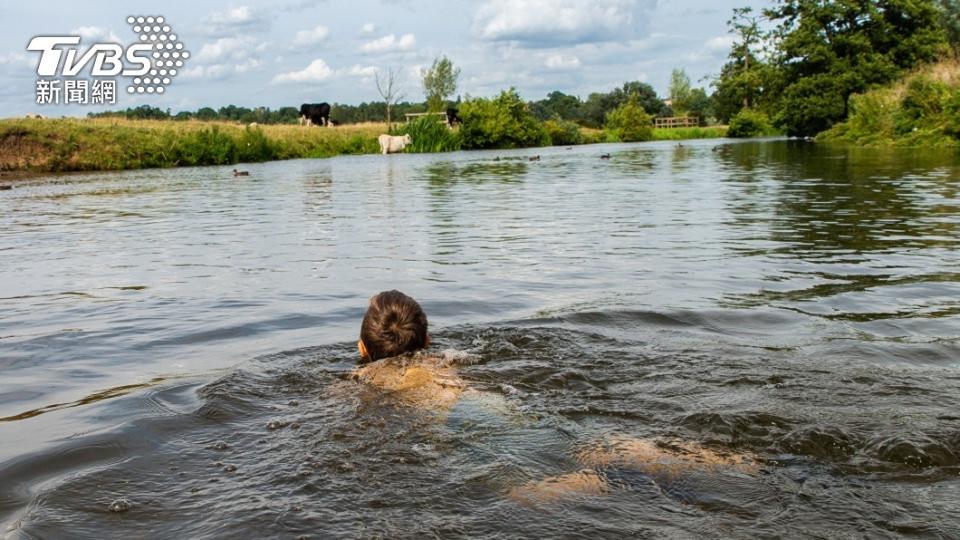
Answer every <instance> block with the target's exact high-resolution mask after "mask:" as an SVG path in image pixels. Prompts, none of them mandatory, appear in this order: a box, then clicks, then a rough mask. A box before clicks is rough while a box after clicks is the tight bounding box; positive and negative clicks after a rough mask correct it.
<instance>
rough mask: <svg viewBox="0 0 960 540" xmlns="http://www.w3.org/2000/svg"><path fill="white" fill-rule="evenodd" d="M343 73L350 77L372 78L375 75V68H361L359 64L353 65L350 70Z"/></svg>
mask: <svg viewBox="0 0 960 540" xmlns="http://www.w3.org/2000/svg"><path fill="white" fill-rule="evenodd" d="M345 73H346V75H350V76H351V77H373V76H374V75H376V74H377V68H375V67H373V66H361V65H360V64H355V65H353V66H352V67H351V68H350V69H348V70H346V72H345Z"/></svg>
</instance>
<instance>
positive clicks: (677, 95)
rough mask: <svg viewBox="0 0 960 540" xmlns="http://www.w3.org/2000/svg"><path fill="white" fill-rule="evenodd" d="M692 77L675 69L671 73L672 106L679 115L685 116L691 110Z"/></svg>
mask: <svg viewBox="0 0 960 540" xmlns="http://www.w3.org/2000/svg"><path fill="white" fill-rule="evenodd" d="M691 96H692V94H691V89H690V77H689V76H688V75H687V72H686V71H684V70H682V69H674V70H673V71H672V72H671V73H670V106H671V107H672V108H673V110H674V112H675V113H677V114H684V113H686V112H687V111H688V110H689V106H690V98H691Z"/></svg>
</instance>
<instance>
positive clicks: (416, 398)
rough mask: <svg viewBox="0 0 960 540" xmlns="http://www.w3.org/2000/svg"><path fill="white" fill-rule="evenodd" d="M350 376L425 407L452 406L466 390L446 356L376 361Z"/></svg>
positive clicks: (414, 355) (416, 355)
mask: <svg viewBox="0 0 960 540" xmlns="http://www.w3.org/2000/svg"><path fill="white" fill-rule="evenodd" d="M351 376H352V377H353V378H355V379H357V380H359V381H361V382H364V383H366V384H370V385H372V386H377V387H379V388H383V389H384V390H390V391H394V392H398V393H400V395H401V397H402V398H404V399H405V400H407V401H412V402H414V403H415V404H417V405H423V406H449V405H452V404H453V403H454V402H455V401H456V400H457V398H459V397H460V394H462V393H463V391H464V389H465V387H466V385H465V384H464V382H463V380H462V379H460V377H459V376H458V375H457V372H456V369H455V368H454V367H453V365H452V362H451V360H450V359H449V358H448V357H447V356H445V355H430V354H426V353H417V354H412V355H404V356H398V357H395V358H384V359H383V360H377V361H376V362H371V363H369V364H365V365H363V366H360V367H358V368H357V369H355V370H353V372H352V373H351Z"/></svg>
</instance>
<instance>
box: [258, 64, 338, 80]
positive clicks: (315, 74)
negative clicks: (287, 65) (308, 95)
mask: <svg viewBox="0 0 960 540" xmlns="http://www.w3.org/2000/svg"><path fill="white" fill-rule="evenodd" d="M333 75H334V72H333V70H332V69H330V66H328V65H327V63H326V62H324V61H323V59H321V58H317V59H316V60H314V61H313V62H310V65H309V66H307V67H306V68H304V69H301V70H299V71H288V72H286V73H280V74H278V75H276V76H274V77H273V79H272V80H271V81H270V84H288V83H305V82H322V81H325V80H327V79H329V78H330V77H332V76H333Z"/></svg>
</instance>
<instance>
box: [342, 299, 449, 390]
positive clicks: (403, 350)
mask: <svg viewBox="0 0 960 540" xmlns="http://www.w3.org/2000/svg"><path fill="white" fill-rule="evenodd" d="M428 347H430V335H429V334H428V333H427V315H426V314H425V313H424V312H423V309H422V308H421V307H420V304H418V303H417V301H416V300H414V299H413V298H410V297H409V296H407V295H405V294H403V293H402V292H400V291H396V290H393V291H384V292H382V293H380V294H377V295H375V296H374V297H372V298H371V299H370V304H369V306H368V307H367V312H366V314H364V316H363V323H361V325H360V340H359V341H358V342H357V350H358V351H359V352H360V363H361V367H359V368H358V369H356V370H354V372H353V376H354V377H355V378H357V379H359V380H361V381H363V382H365V383H367V384H371V385H373V386H377V387H380V388H383V389H385V390H390V391H393V392H395V393H396V395H397V396H398V397H400V398H401V400H402V401H404V402H406V403H408V404H412V405H415V406H418V407H431V408H436V409H443V408H448V407H450V406H451V405H453V404H454V403H455V402H456V401H457V399H459V397H460V395H461V394H462V393H463V391H464V384H463V381H461V380H460V378H459V377H458V376H457V374H456V371H455V370H454V369H453V368H452V367H450V364H449V362H448V361H446V360H445V359H444V358H443V357H441V356H430V355H428V354H426V353H425V352H424V351H425V350H426V349H427V348H428Z"/></svg>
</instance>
